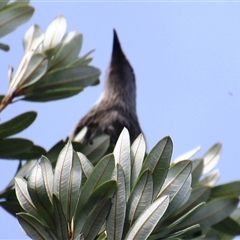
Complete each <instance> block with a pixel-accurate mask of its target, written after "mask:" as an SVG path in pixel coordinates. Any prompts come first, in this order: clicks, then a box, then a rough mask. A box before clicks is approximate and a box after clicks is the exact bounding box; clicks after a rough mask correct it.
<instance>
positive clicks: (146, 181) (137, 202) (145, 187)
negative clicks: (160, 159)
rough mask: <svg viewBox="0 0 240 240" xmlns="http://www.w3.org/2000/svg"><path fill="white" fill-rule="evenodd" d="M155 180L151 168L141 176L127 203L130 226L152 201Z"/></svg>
mask: <svg viewBox="0 0 240 240" xmlns="http://www.w3.org/2000/svg"><path fill="white" fill-rule="evenodd" d="M152 195H153V180H152V174H151V172H150V171H149V170H145V171H144V172H143V173H142V174H141V176H140V177H139V179H138V181H137V184H136V186H135V187H134V189H133V191H132V192H131V195H130V197H129V200H128V203H127V220H128V221H129V224H130V226H132V224H133V222H134V221H135V220H136V219H137V218H138V217H139V215H140V214H141V213H142V212H143V211H144V210H145V209H146V208H147V207H148V206H149V205H150V204H151V203H152Z"/></svg>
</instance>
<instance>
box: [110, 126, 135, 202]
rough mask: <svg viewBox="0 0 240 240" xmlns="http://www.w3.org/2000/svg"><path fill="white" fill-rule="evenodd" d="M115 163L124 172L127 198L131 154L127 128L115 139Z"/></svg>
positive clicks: (128, 193)
mask: <svg viewBox="0 0 240 240" xmlns="http://www.w3.org/2000/svg"><path fill="white" fill-rule="evenodd" d="M113 154H114V158H115V163H116V164H119V165H120V166H121V167H122V169H123V173H124V178H125V184H126V196H127V199H128V198H129V195H130V180H131V179H130V178H131V155H130V136H129V132H128V130H127V128H124V129H123V130H122V132H121V134H120V136H119V138H118V140H117V143H116V145H115V148H114V151H113Z"/></svg>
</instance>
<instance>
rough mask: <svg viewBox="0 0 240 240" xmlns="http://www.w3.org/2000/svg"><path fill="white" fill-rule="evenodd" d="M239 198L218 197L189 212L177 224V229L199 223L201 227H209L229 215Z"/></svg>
mask: <svg viewBox="0 0 240 240" xmlns="http://www.w3.org/2000/svg"><path fill="white" fill-rule="evenodd" d="M238 202H239V200H238V199H237V198H218V199H216V200H213V201H211V202H208V203H207V204H205V205H203V206H202V207H200V208H198V209H197V210H196V211H194V212H193V213H192V214H190V215H189V216H188V217H187V218H186V219H185V220H183V221H182V222H181V223H180V224H179V225H178V229H179V230H180V229H182V228H187V227H189V226H192V225H195V224H200V225H201V227H202V228H207V227H210V226H212V225H214V224H216V223H218V222H220V221H222V220H223V219H224V218H226V217H227V216H229V214H231V212H232V211H233V210H234V209H235V208H236V207H237V205H238Z"/></svg>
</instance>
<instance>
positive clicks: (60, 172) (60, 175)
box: [54, 142, 73, 216]
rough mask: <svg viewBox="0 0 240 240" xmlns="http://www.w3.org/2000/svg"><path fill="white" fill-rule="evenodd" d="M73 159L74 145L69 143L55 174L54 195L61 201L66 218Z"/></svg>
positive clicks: (58, 161) (58, 162) (63, 151)
mask: <svg viewBox="0 0 240 240" xmlns="http://www.w3.org/2000/svg"><path fill="white" fill-rule="evenodd" d="M72 159H73V148H72V144H71V143H70V142H68V143H67V144H66V145H65V147H64V148H63V149H62V151H61V152H60V154H59V157H58V160H57V164H56V167H55V173H54V194H55V195H56V197H57V198H58V199H59V201H60V203H61V205H62V209H63V212H64V213H65V216H68V213H69V212H68V210H69V208H68V207H69V205H68V201H69V194H70V193H69V186H70V177H71V168H72Z"/></svg>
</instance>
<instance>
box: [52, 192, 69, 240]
mask: <svg viewBox="0 0 240 240" xmlns="http://www.w3.org/2000/svg"><path fill="white" fill-rule="evenodd" d="M53 207H54V221H55V226H56V232H57V239H69V237H68V225H67V220H66V217H65V215H64V211H63V208H62V205H61V203H60V201H59V199H58V198H57V197H56V195H55V194H53Z"/></svg>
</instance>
